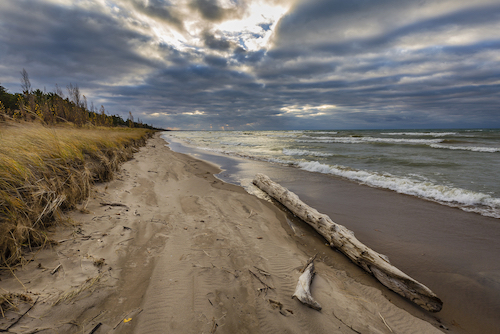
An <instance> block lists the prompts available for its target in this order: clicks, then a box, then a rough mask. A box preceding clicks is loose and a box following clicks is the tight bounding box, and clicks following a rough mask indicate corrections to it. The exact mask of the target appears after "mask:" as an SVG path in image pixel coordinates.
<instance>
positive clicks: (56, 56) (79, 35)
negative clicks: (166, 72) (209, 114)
mask: <svg viewBox="0 0 500 334" xmlns="http://www.w3.org/2000/svg"><path fill="white" fill-rule="evenodd" d="M16 4H17V5H18V6H19V8H17V10H15V9H16V8H15V7H6V8H5V7H4V9H3V10H2V12H1V14H0V21H1V25H0V30H1V33H0V44H1V45H2V46H1V47H0V58H1V59H2V63H4V64H9V67H13V68H15V72H14V73H19V71H20V70H21V69H22V68H26V69H27V70H28V72H29V73H30V77H31V78H32V80H34V81H35V82H37V81H38V82H41V83H43V84H45V85H54V84H55V83H56V82H54V79H56V78H58V79H59V80H63V81H62V82H61V81H59V84H62V85H65V84H67V83H69V81H73V82H79V83H80V85H82V83H83V82H88V83H91V82H100V81H105V80H110V79H112V78H115V79H119V78H120V77H121V76H122V75H123V74H130V72H131V69H140V68H147V67H149V66H151V65H152V63H151V61H150V60H148V59H146V58H144V57H142V56H140V55H139V54H138V53H137V52H136V48H138V47H139V46H140V45H143V44H147V43H148V42H149V40H150V38H149V37H148V36H145V35H141V34H138V33H137V32H134V31H132V30H129V29H126V28H124V27H123V26H122V25H120V24H119V23H118V22H117V21H116V19H114V18H113V17H110V16H109V15H105V14H102V13H99V12H95V11H79V10H75V9H73V8H72V7H71V6H64V7H63V6H56V5H51V4H46V3H43V2H39V1H26V0H21V1H16ZM25 8H30V10H26V9H25ZM21 23H22V24H21ZM5 71H6V70H5V68H4V69H3V70H2V72H3V73H2V72H0V74H2V75H5ZM86 85H87V84H86ZM82 86H83V85H82ZM49 87H50V86H49ZM50 88H51V87H50Z"/></svg>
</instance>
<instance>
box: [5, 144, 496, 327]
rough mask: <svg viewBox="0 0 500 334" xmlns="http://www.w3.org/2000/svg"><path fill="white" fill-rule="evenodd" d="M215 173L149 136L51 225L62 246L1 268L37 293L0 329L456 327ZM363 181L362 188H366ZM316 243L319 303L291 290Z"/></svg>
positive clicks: (13, 282) (11, 280)
mask: <svg viewBox="0 0 500 334" xmlns="http://www.w3.org/2000/svg"><path fill="white" fill-rule="evenodd" d="M219 172H220V170H219V169H218V167H216V166H214V165H211V164H209V163H207V162H204V161H202V160H198V159H195V158H193V157H190V156H187V155H184V154H180V153H175V152H173V151H171V150H170V149H169V148H168V147H166V145H165V142H164V141H163V140H162V139H161V138H159V136H156V137H155V138H153V139H151V140H150V141H149V142H148V145H147V147H144V148H142V149H141V150H140V151H139V152H138V153H136V154H135V156H134V159H133V160H131V161H129V162H127V163H125V164H124V165H123V166H122V168H121V170H120V171H119V172H118V173H117V175H116V179H115V180H114V181H112V182H110V183H108V184H102V185H98V186H97V187H96V189H95V192H94V194H93V196H92V198H91V199H89V201H88V202H86V203H83V206H84V207H85V210H83V212H85V213H80V212H73V213H72V214H71V221H72V222H73V223H72V224H73V225H68V226H67V227H61V228H57V229H56V230H55V231H53V233H52V234H50V237H51V238H53V239H54V240H58V241H59V245H57V246H54V247H53V248H52V249H44V250H38V251H37V252H36V253H32V254H31V255H33V256H34V257H33V261H32V262H30V263H28V264H26V265H25V266H23V267H22V268H19V269H17V270H16V271H15V277H13V275H12V274H11V273H10V272H7V271H2V272H1V273H0V279H1V287H2V289H5V290H6V291H10V292H17V293H24V294H26V295H28V296H29V297H30V298H32V300H33V302H35V301H36V302H35V304H34V306H33V307H32V308H29V307H30V305H29V304H21V305H20V309H19V311H18V312H12V311H10V312H8V313H7V314H6V317H5V318H2V319H1V321H0V329H5V328H7V327H9V326H11V327H10V328H9V331H10V332H13V333H28V332H29V333H35V332H36V333H56V332H57V333H62V332H64V333H82V332H83V333H165V332H168V333H354V332H360V333H389V332H390V331H393V332H395V333H441V332H443V331H445V330H444V329H440V326H441V325H445V326H448V327H450V326H451V328H450V330H449V331H445V332H449V333H454V332H457V333H458V331H456V330H455V328H454V327H453V326H454V324H452V323H447V321H446V320H444V319H443V320H441V318H442V317H441V315H440V314H430V313H428V312H425V311H423V310H421V309H420V308H419V307H418V306H415V305H413V304H412V303H411V302H408V301H406V300H404V299H403V298H401V297H399V296H398V295H396V294H395V293H392V292H391V291H389V290H387V289H386V288H385V287H383V286H382V285H381V284H380V283H378V282H377V281H376V280H375V279H374V278H373V277H371V276H370V275H368V274H366V273H365V272H363V271H362V270H361V269H359V268H358V267H357V266H355V265H354V264H352V263H351V262H350V261H348V260H347V259H346V258H345V256H343V255H342V254H340V253H339V252H337V251H335V250H332V249H330V248H329V247H328V246H326V245H325V244H324V241H323V240H322V239H321V238H320V237H319V236H318V235H317V234H316V233H315V232H314V231H312V230H311V229H310V228H309V227H308V226H306V225H305V224H304V223H302V222H301V221H298V220H297V219H294V217H293V216H291V215H287V214H286V212H284V211H282V210H281V209H280V208H279V206H277V205H274V204H273V203H271V202H268V201H265V200H262V199H260V198H258V197H256V196H253V195H250V194H248V193H247V192H246V191H245V190H244V189H243V188H241V187H239V186H236V185H232V184H228V183H224V182H222V181H221V180H219V179H218V178H216V177H214V175H213V174H214V173H219ZM262 172H264V173H265V172H266V171H262ZM270 176H271V177H272V175H270ZM282 176H285V175H283V174H282ZM301 181H307V180H301ZM284 185H285V186H286V184H284ZM297 186H300V184H298V183H297ZM350 186H351V187H352V184H350ZM355 187H358V186H355ZM355 187H354V188H355ZM290 188H292V187H290ZM359 190H362V191H361V192H359V191H358V192H359V194H358V196H361V194H365V195H363V196H367V198H368V197H369V194H366V192H365V189H364V188H359ZM303 199H304V200H306V201H307V200H308V199H307V198H303ZM344 199H345V200H346V201H347V198H344ZM103 204H104V205H103ZM115 204H121V206H117V205H115ZM351 204H352V203H351ZM345 205H348V203H345ZM318 209H320V211H321V208H318ZM335 210H336V211H337V209H335ZM358 211H361V210H359V209H358ZM358 214H361V213H359V212H358ZM365 214H367V215H372V214H371V213H365ZM340 216H342V215H340ZM345 216H346V217H348V216H349V215H347V214H346V215H345ZM332 218H334V220H336V221H337V222H339V223H344V222H341V221H339V219H335V217H332ZM337 218H338V217H337ZM356 218H358V217H356ZM400 218H401V217H400ZM347 219H349V218H347ZM356 220H357V219H356ZM345 224H346V225H348V224H347V221H346V223H345ZM382 227H383V226H378V227H375V229H377V230H379V229H380V228H382ZM349 228H351V229H355V228H354V227H352V226H349ZM377 233H381V232H377ZM381 235H384V234H383V233H381ZM358 237H359V238H360V239H363V238H364V236H363V235H362V234H358ZM387 239H388V240H392V239H391V238H389V237H388V238H387ZM392 242H397V241H394V240H393V241H392ZM381 243H382V244H383V243H384V242H383V240H382V241H381ZM372 247H373V248H375V250H377V251H380V252H384V250H383V249H377V248H376V247H375V246H372ZM405 247H407V246H404V245H403V246H401V248H405ZM412 247H413V245H412ZM316 253H317V254H318V259H317V260H316V271H317V275H316V277H315V278H314V281H313V284H312V294H313V296H314V298H315V299H316V300H317V301H318V302H319V303H320V304H321V305H322V307H323V309H322V310H321V312H318V311H315V310H313V309H310V308H307V307H305V306H304V305H302V304H300V302H298V301H297V300H294V299H291V295H292V294H293V291H294V289H295V286H296V284H297V280H298V277H299V276H300V273H299V270H300V268H301V267H302V266H303V265H304V263H305V262H306V261H307V259H308V258H309V257H310V256H312V255H314V254H316ZM389 255H390V254H389ZM423 258H425V257H423ZM393 263H394V264H396V266H398V263H397V261H395V260H394V259H393ZM59 265H61V266H59ZM409 267H410V268H414V269H415V268H420V264H418V263H417V262H412V263H410V265H409ZM56 268H58V269H57V270H54V269H56ZM401 269H403V270H405V268H403V267H401ZM405 271H407V273H408V274H410V275H412V272H410V271H409V270H405ZM419 272H420V270H417V274H418V273H419ZM414 277H415V278H416V279H418V280H420V281H422V282H423V283H424V284H426V285H428V286H429V287H431V288H432V289H435V287H434V286H432V285H431V284H428V283H429V282H426V281H425V280H424V279H422V277H421V276H418V275H414ZM424 278H425V277H424ZM438 287H439V286H438ZM435 292H437V293H438V294H439V291H435ZM445 305H446V301H445ZM17 319H19V321H18V322H16V321H17ZM440 320H441V321H442V322H443V323H442V324H441V323H440ZM12 324H13V325H12ZM389 327H390V329H389ZM455 327H456V326H455ZM483 332H485V331H483ZM490 333H493V332H492V331H490Z"/></svg>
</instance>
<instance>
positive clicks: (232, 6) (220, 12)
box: [190, 0, 247, 22]
mask: <svg viewBox="0 0 500 334" xmlns="http://www.w3.org/2000/svg"><path fill="white" fill-rule="evenodd" d="M225 5H226V6H222V5H221V4H220V3H219V1H218V0H192V1H191V3H190V7H191V8H192V9H193V10H195V11H198V12H199V13H200V14H201V16H202V17H203V18H204V19H205V20H208V21H211V22H221V21H224V20H228V19H236V18H241V17H242V16H243V15H244V14H245V12H246V8H247V4H246V1H244V0H233V1H230V2H225Z"/></svg>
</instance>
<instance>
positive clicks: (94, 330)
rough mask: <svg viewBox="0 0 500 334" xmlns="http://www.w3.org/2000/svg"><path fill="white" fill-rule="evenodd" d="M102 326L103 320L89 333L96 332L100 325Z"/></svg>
mask: <svg viewBox="0 0 500 334" xmlns="http://www.w3.org/2000/svg"><path fill="white" fill-rule="evenodd" d="M101 326H102V322H100V323H98V324H97V325H95V326H94V328H93V329H92V330H91V331H90V332H89V334H94V333H95V332H96V331H97V330H98V329H99V327H101Z"/></svg>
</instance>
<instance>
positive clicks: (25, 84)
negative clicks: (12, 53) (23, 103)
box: [21, 68, 31, 95]
mask: <svg viewBox="0 0 500 334" xmlns="http://www.w3.org/2000/svg"><path fill="white" fill-rule="evenodd" d="M21 89H22V90H23V93H24V95H28V94H30V93H31V82H30V78H29V76H28V72H27V71H26V69H24V68H23V70H22V71H21Z"/></svg>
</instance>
